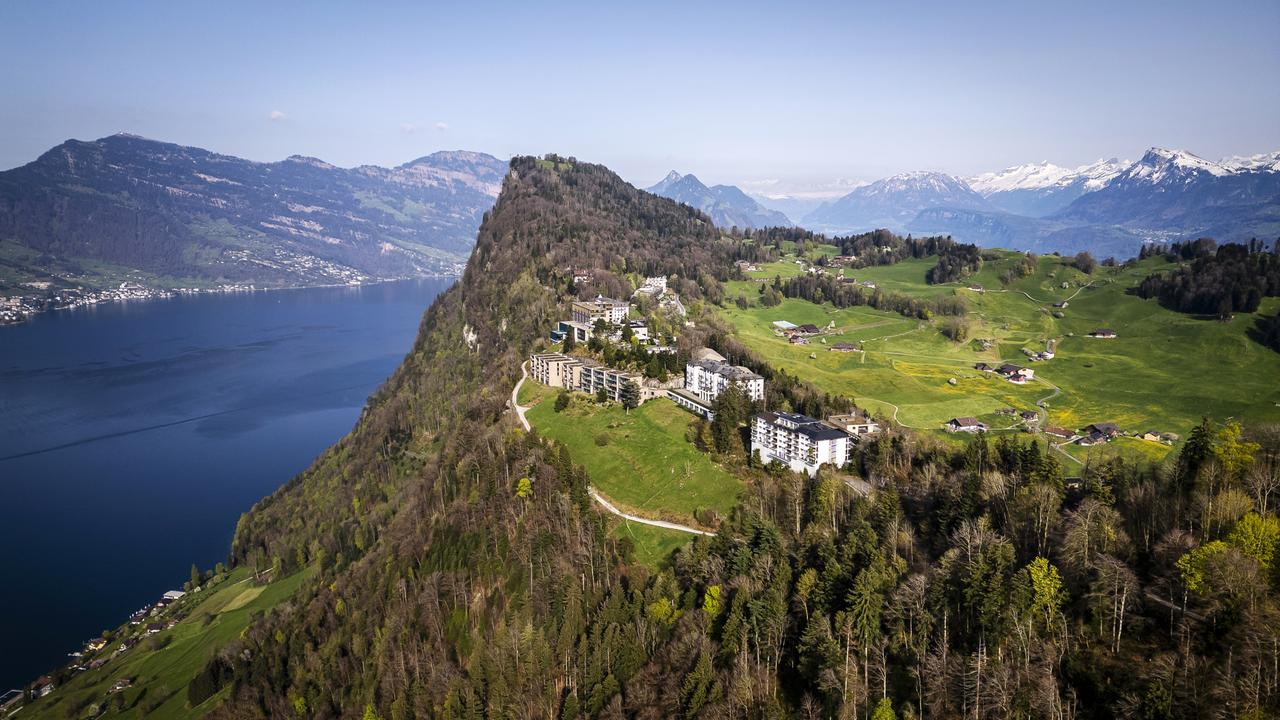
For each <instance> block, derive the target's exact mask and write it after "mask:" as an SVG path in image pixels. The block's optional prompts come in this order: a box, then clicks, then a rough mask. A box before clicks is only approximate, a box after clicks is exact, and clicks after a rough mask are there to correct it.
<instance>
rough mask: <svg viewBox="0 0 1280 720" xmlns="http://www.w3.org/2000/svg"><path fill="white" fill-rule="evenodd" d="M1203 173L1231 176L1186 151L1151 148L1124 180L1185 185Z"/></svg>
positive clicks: (1127, 171)
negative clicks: (1182, 183) (1171, 182)
mask: <svg viewBox="0 0 1280 720" xmlns="http://www.w3.org/2000/svg"><path fill="white" fill-rule="evenodd" d="M1204 173H1207V174H1209V175H1213V176H1215V177H1221V176H1223V175H1230V174H1232V172H1231V170H1230V169H1228V168H1225V167H1223V166H1222V165H1219V164H1218V163H1216V162H1213V161H1212V160H1205V159H1204V158H1202V157H1200V156H1199V155H1195V154H1193V153H1190V152H1187V151H1186V150H1169V149H1166V148H1162V147H1153V148H1151V149H1150V150H1148V151H1147V153H1146V154H1145V155H1143V156H1142V159H1141V160H1139V161H1138V162H1136V163H1134V164H1133V165H1132V166H1131V167H1130V168H1129V169H1128V170H1126V171H1125V172H1124V178H1125V179H1126V180H1143V181H1146V182H1150V183H1152V184H1156V183H1164V182H1169V181H1176V180H1181V181H1182V182H1184V183H1186V182H1191V181H1192V180H1195V179H1196V178H1198V177H1200V176H1201V175H1202V174H1204Z"/></svg>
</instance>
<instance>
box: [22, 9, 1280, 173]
mask: <svg viewBox="0 0 1280 720" xmlns="http://www.w3.org/2000/svg"><path fill="white" fill-rule="evenodd" d="M202 5H207V7H204V6H197V4H194V3H167V2H166V3H142V2H109V3H101V2H81V3H69V2H59V1H57V0H38V1H34V2H28V1H27V0H6V1H5V2H3V3H0V97H3V98H4V100H3V102H0V129H3V135H0V167H3V168H8V167H13V166H16V165H20V164H22V163H25V162H28V161H30V160H32V159H34V158H35V157H36V156H37V155H39V154H40V153H41V152H43V151H44V150H46V149H48V148H50V147H52V146H53V145H56V144H57V143H59V142H62V141H63V140H65V139H67V138H80V139H92V138H97V137H101V136H103V135H108V134H111V133H113V132H118V131H128V132H134V133H138V134H141V135H146V136H148V137H154V138H157V139H163V140H169V141H173V142H178V143H182V144H189V145H198V146H202V147H206V148H210V149H213V150H217V151H220V152H225V153H230V154H234V155H240V156H244V157H249V158H252V159H256V160H278V159H281V158H283V157H285V156H287V155H291V154H305V155H314V156H317V157H320V158H323V159H325V160H328V161H330V162H333V163H337V164H340V165H357V164H362V163H377V164H382V165H389V164H399V163H401V162H405V161H407V160H410V159H412V158H414V157H417V156H420V155H424V154H426V153H429V152H431V151H434V150H438V149H456V148H465V149H473V150H482V151H485V152H489V153H493V154H495V155H499V156H502V157H505V156H509V155H511V154H515V153H543V152H552V151H554V152H559V153H562V154H567V155H575V156H577V157H579V158H581V159H584V160H590V161H594V162H601V163H604V164H606V165H609V166H610V167H612V168H614V169H615V170H617V171H618V172H620V173H621V174H622V175H623V176H624V177H626V178H627V179H628V180H631V181H632V182H635V183H637V184H648V183H651V182H654V181H656V180H657V179H659V178H660V177H661V176H662V175H664V174H665V173H666V171H667V170H669V169H671V168H676V169H679V170H681V171H683V172H690V171H692V172H695V173H697V174H698V175H699V177H701V178H702V179H703V180H706V181H711V182H736V183H752V182H753V181H756V182H758V181H761V180H765V179H779V180H781V181H783V184H788V183H790V184H804V183H811V184H812V183H823V182H827V181H830V180H833V179H835V178H842V177H843V178H862V179H874V178H877V177H881V176H884V175H887V174H891V173H893V172H898V171H902V170H910V169H938V170H944V171H947V172H952V173H957V174H969V173H976V172H980V171H985V170H991V169H998V168H1001V167H1005V166H1007V165H1011V164H1016V163H1021V162H1028V161H1039V160H1051V161H1053V162H1056V163H1058V164H1063V165H1077V164H1082V163H1085V162H1089V161H1092V160H1095V159H1097V158H1099V157H1111V156H1119V157H1128V158H1136V157H1137V156H1138V155H1140V154H1141V152H1142V151H1143V150H1144V149H1146V148H1147V147H1149V146H1151V145H1161V146H1166V147H1179V148H1185V149H1188V150H1191V151H1192V152H1195V153H1197V154H1200V155H1203V156H1205V157H1209V158H1215V159H1216V158H1218V157H1221V156H1223V155H1231V154H1254V153H1258V152H1263V151H1270V150H1275V149H1280V80H1278V79H1280V43H1277V41H1276V38H1277V37H1280V2H1276V1H1275V0H1267V1H1264V2H1214V3H1209V2H1159V3H1143V2H1115V1H1114V0H1112V1H1111V2H1103V3H1093V2H1072V3H1057V4H1052V5H1050V4H1048V3H1028V2H1025V1H1024V2H1017V3H988V4H984V5H982V7H980V8H979V7H976V6H974V7H970V4H969V3H955V2H947V3H927V2H920V3H810V4H804V3H768V4H756V3H743V2H738V3H733V4H712V3H692V2H690V3H670V4H668V3H661V2H644V3H627V4H621V3H618V4H615V3H607V2H590V3H498V2H472V3H458V2H453V3H450V4H448V5H447V6H436V5H432V4H425V3H413V4H409V3H404V4H399V3H386V4H380V5H377V6H376V7H375V6H374V4H373V3H354V2H353V3H325V2H307V3H302V2H299V3H283V2H281V3H277V2H271V3H261V2H259V3H238V2H220V3H208V4H202ZM464 5H465V7H463V6H464ZM615 5H616V6H615ZM178 6H180V7H178Z"/></svg>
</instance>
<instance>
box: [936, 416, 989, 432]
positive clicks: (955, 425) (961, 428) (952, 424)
mask: <svg viewBox="0 0 1280 720" xmlns="http://www.w3.org/2000/svg"><path fill="white" fill-rule="evenodd" d="M942 427H943V429H944V430H946V431H948V432H982V431H984V430H986V429H987V425H986V423H983V422H979V420H978V418H976V417H959V418H951V419H950V420H948V421H947V422H946V424H945V425H943V426H942Z"/></svg>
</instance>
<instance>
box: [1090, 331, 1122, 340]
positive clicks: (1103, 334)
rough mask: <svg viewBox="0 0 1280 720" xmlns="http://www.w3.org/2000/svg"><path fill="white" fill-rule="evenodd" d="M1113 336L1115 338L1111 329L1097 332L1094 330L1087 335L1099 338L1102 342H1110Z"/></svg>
mask: <svg viewBox="0 0 1280 720" xmlns="http://www.w3.org/2000/svg"><path fill="white" fill-rule="evenodd" d="M1115 336H1116V331H1115V330H1112V329H1111V328H1098V329H1097V330H1094V331H1093V332H1091V333H1089V337H1091V338H1099V339H1102V340H1110V339H1112V338H1114V337H1115Z"/></svg>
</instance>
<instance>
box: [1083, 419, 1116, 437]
mask: <svg viewBox="0 0 1280 720" xmlns="http://www.w3.org/2000/svg"><path fill="white" fill-rule="evenodd" d="M1094 433H1097V434H1098V435H1102V436H1103V437H1105V438H1106V439H1108V440H1110V439H1112V438H1114V437H1116V436H1117V435H1119V434H1120V428H1119V427H1117V426H1116V424H1115V423H1109V422H1104V423H1093V424H1090V425H1085V426H1084V427H1082V428H1080V434H1081V435H1092V434H1094Z"/></svg>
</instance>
